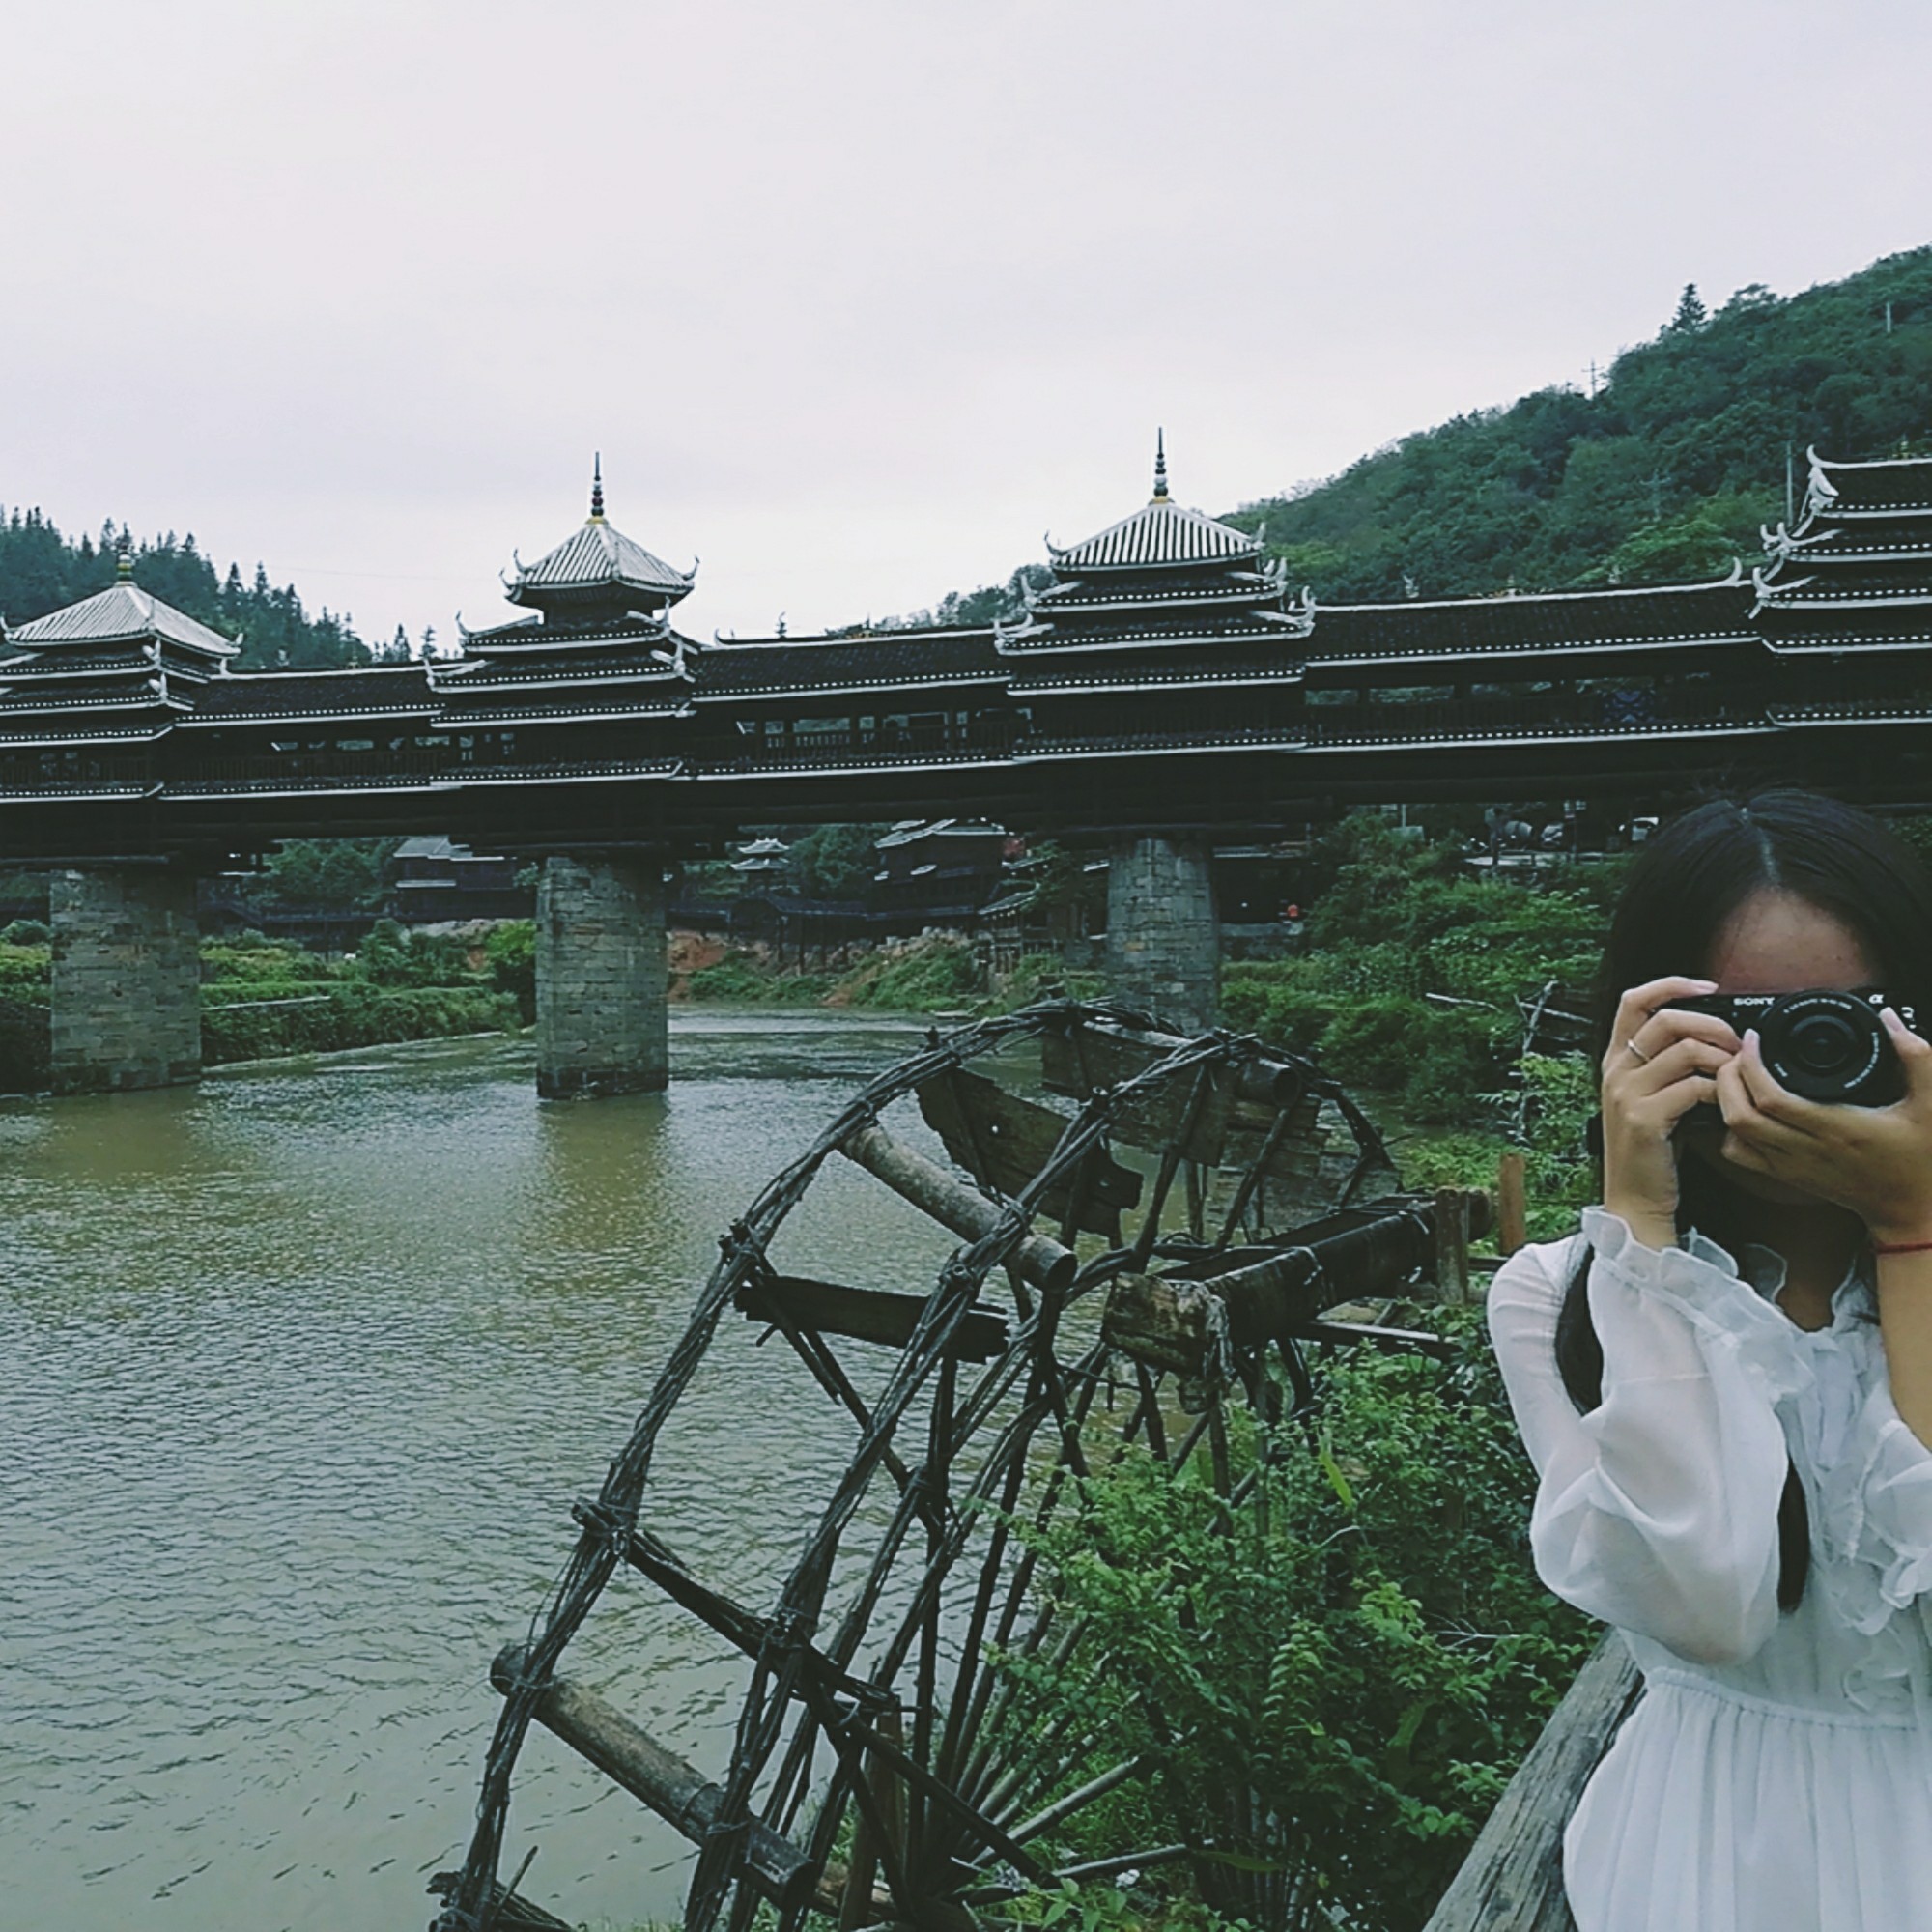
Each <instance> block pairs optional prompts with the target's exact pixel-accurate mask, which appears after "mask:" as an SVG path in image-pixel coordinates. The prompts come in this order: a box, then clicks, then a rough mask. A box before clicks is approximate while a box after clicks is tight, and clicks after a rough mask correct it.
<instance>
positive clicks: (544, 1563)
mask: <svg viewBox="0 0 1932 1932" xmlns="http://www.w3.org/2000/svg"><path fill="white" fill-rule="evenodd" d="M915 1039H916V1034H915V1032H914V1030H913V1029H911V1028H910V1027H908V1026H906V1025H904V1024H902V1023H898V1022H893V1021H884V1020H878V1019H871V1020H866V1019H856V1018H854V1019H847V1018H843V1017H838V1016H830V1015H816V1014H813V1015H809V1016H807V1015H801V1016H789V1015H788V1016H785V1017H782V1018H761V1017H756V1016H751V1015H716V1014H706V1013H697V1014H680V1015H679V1016H678V1020H677V1022H676V1024H675V1027H674V1032H673V1042H672V1045H673V1064H674V1066H675V1068H676V1084H675V1085H674V1086H673V1088H672V1090H671V1091H670V1093H669V1094H665V1095H658V1096H650V1097H639V1098H635V1099H628V1100H612V1101H602V1102H598V1103H595V1104H588V1105H575V1106H543V1105H539V1103H538V1102H537V1100H536V1098H535V1096H534V1094H533V1091H532V1065H531V1056H530V1050H529V1048H528V1046H527V1045H526V1044H525V1043H522V1042H517V1041H512V1040H487V1041H457V1042H438V1043H428V1044H423V1045H418V1046H412V1047H396V1048H384V1049H381V1050H377V1051H371V1052H367V1053H361V1054H356V1055H353V1056H341V1057H337V1058H335V1059H333V1060H329V1061H325V1062H322V1063H319V1064H310V1065H255V1066H246V1067H235V1068H228V1069H223V1070H222V1071H220V1072H218V1073H215V1074H213V1075H212V1076H211V1077H210V1078H208V1079H207V1080H206V1081H204V1082H203V1083H202V1085H201V1086H200V1087H199V1088H197V1089H179V1090H174V1091H171V1092H166V1093H159V1094H134V1095H126V1096H121V1097H118V1098H113V1099H100V1100H65V1101H57V1102H55V1101H5V1100H0V1418H4V1431H5V1436H4V1441H5V1453H4V1456H0V1536H4V1550H5V1553H4V1561H0V1743H3V1744H4V1748H0V1920H4V1922H5V1923H8V1924H14V1925H19V1926H22V1927H36V1928H40V1927H48V1928H51V1927H59V1928H61V1932H110V1928H111V1932H125V1929H126V1928H128V1927H130V1926H141V1927H148V1926H163V1927H165V1926H182V1927H190V1926H191V1927H193V1928H195V1932H229V1928H234V1932H243V1928H246V1932H264V1928H274V1927H323V1926H327V1927H330V1928H340V1927H344V1926H372V1927H375V1926H382V1927H410V1926H420V1925H423V1924H425V1923H426V1922H427V1921H428V1919H429V1918H430V1917H431V1915H432V1913H433V1911H434V1901H433V1900H431V1899H429V1898H428V1897H427V1896H426V1895H425V1893H424V1889H423V1888H424V1882H425V1880H426V1878H427V1876H428V1874H429V1873H430V1872H432V1871H434V1870H437V1869H439V1868H441V1867H446V1866H448V1865H451V1864H454V1863H456V1862H458V1861H459V1860H460V1857H461V1851H462V1847H463V1845H464V1843H465V1841H466V1839H467V1835H468V1832H469V1823H470V1819H471V1816H472V1812H473V1805H474V1798H475V1787H476V1781H477V1776H478V1772H479V1768H480V1765H481V1760H482V1754H483V1749H484V1747H485V1744H486V1741H487V1738H488V1735H489V1731H490V1727H491V1724H492V1722H493V1721H494V1719H495V1716H496V1707H497V1699H496V1697H495V1695H494V1694H493V1693H492V1692H491V1691H490V1690H489V1689H488V1686H487V1683H486V1677H485V1673H486V1671H487V1667H488V1663H489V1660H490V1659H491V1657H492V1656H493V1655H494V1654H495V1653H496V1651H497V1649H498V1648H499V1647H500V1646H501V1645H502V1644H503V1643H505V1642H506V1641H509V1640H511V1639H513V1638H518V1637H521V1636H522V1635H523V1634H524V1632H525V1630H526V1625H527V1622H528V1619H529V1616H530V1614H531V1612H532V1611H533V1610H534V1609H535V1608H536V1607H537V1606H538V1605H539V1604H540V1602H541V1601H542V1599H543V1596H544V1594H545V1592H546V1590H547V1588H548V1585H549V1583H550V1581H551V1579H552V1577H554V1572H555V1570H556V1568H557V1566H558V1564H559V1562H560V1561H561V1559H562V1558H563V1556H564V1554H565V1553H566V1551H567V1549H568V1547H569V1541H570V1538H571V1536H572V1534H573V1528H572V1524H571V1522H570V1520H569V1506H570V1503H571V1501H572V1499H573V1498H575V1497H577V1496H579V1495H582V1494H587V1493H590V1492H594V1491H595V1489H596V1487H597V1485H598V1483H599V1481H600V1480H601V1478H602V1475H603V1471H604V1468H605V1465H606V1463H608V1461H609V1459H610V1457H611V1455H612V1454H613V1453H614V1452H615V1450H616V1449H617V1448H618V1446H619V1445H620V1444H621V1442H622V1441H623V1439H624V1437H625V1435H626V1434H627V1433H628V1431H629V1428H630V1425H631V1422H632V1419H633V1417H634V1415H635V1413H636V1411H637V1409H638V1408H639V1406H640V1404H641V1402H642V1399H643V1397H644V1395H645V1394H646V1393H647V1391H648V1389H649V1386H650V1383H651V1379H652V1378H653V1376H654V1375H655V1373H656V1370H657V1367H658V1365H659V1363H660V1362H661V1360H662V1358H663V1355H664V1353H665V1351H666V1350H667V1349H668V1346H669V1345H670V1343H671V1342H672V1341H673V1340H674V1339H675V1337H676V1336H677V1334H678V1333H679V1332H680V1330H681V1329H682V1327H683V1324H684V1321H685V1317H686V1312H687V1309H688V1307H689V1304H690V1301H691V1299H692V1296H693V1294H694V1293H695V1290H696V1286H697V1284H698V1283H699V1282H700V1281H701V1280H702V1278H703V1275H704V1272H705V1271H706V1269H707V1268H708V1267H709V1265H710V1264H711V1262H712V1261H713V1259H714V1258H715V1256H716V1251H717V1250H716V1240H717V1236H718V1235H719V1233H720V1232H721V1231H722V1230H723V1229H724V1227H725V1225H726V1223H727V1222H728V1221H729V1219H730V1218H731V1216H732V1215H733V1214H734V1213H735V1212H737V1211H738V1210H739V1208H742V1207H743V1206H744V1205H746V1204H747V1203H749V1201H750V1200H751V1198H752V1197H753V1195H754V1194H755V1193H756V1191H757V1190H758V1188H759V1187H760V1186H761V1185H762V1183H763V1182H764V1180H765V1179H767V1178H769V1176H770V1175H771V1174H772V1173H773V1172H774V1171H775V1170H776V1169H777V1168H779V1167H780V1166H781V1164H782V1163H783V1162H784V1161H785V1160H786V1159H787V1158H788V1157H789V1156H790V1155H791V1154H793V1153H794V1152H796V1151H799V1150H800V1149H802V1148H803V1147H804V1146H805V1144H806V1143H808V1142H809V1141H810V1139H811V1138H812V1137H813V1135H814V1134H815V1133H816V1132H817V1130H818V1129H819V1128H820V1127H821V1126H822V1124H823V1123H824V1122H825V1121H826V1120H827V1119H828V1118H829V1117H830V1115H831V1114H832V1113H833V1112H834V1111H835V1110H836V1109H837V1107H838V1105H839V1104H840V1103H841V1102H842V1100H843V1099H844V1098H845V1097H846V1096H847V1095H848V1094H849V1093H850V1092H851V1090H852V1088H853V1086H854V1085H855V1084H857V1083H858V1082H859V1081H860V1080H862V1079H863V1078H865V1077H866V1076H867V1075H868V1074H870V1073H872V1072H875V1071H877V1070H879V1069H880V1068H882V1067H883V1066H885V1065H888V1064H890V1063H891V1061H893V1060H894V1059H895V1058H896V1057H897V1056H898V1055H899V1054H900V1053H902V1052H904V1051H906V1050H907V1049H908V1048H909V1047H910V1046H911V1045H912V1044H913V1043H914V1042H915ZM786 1240H787V1243H788V1252H787V1253H786V1254H785V1255H784V1256H782V1257H781V1261H782V1263H783V1264H788V1265H791V1266H793V1267H795V1268H798V1269H799V1270H800V1271H814V1270H815V1271H820V1272H824V1273H827V1274H829V1275H831V1276H832V1277H833V1278H837V1279H845V1280H850V1281H852V1282H854V1283H856V1284H858V1285H861V1286H885V1285H893V1286H898V1287H905V1286H908V1285H911V1282H912V1280H915V1279H918V1278H919V1277H920V1276H921V1275H922V1274H923V1279H924V1280H926V1281H929V1280H930V1278H931V1276H930V1272H929V1265H928V1264H929V1263H930V1262H932V1261H934V1260H936V1259H937V1257H938V1255H939V1254H940V1253H941V1252H943V1248H944V1245H945V1244H944V1243H943V1242H941V1241H936V1240H935V1238H934V1236H933V1233H932V1230H931V1229H930V1228H929V1227H928V1226H927V1225H926V1224H924V1223H923V1222H921V1221H920V1220H919V1219H918V1217H917V1216H915V1215H914V1214H913V1213H912V1211H911V1210H910V1209H908V1208H904V1207H903V1206H902V1204H900V1203H898V1202H897V1201H896V1200H895V1199H894V1198H893V1197H891V1196H889V1195H887V1194H886V1193H885V1192H884V1190H883V1189H880V1188H878V1187H877V1186H876V1184H874V1183H872V1182H871V1181H870V1180H869V1179H867V1178H866V1177H864V1176H861V1175H859V1174H858V1173H857V1172H856V1170H852V1169H849V1168H846V1167H844V1166H843V1164H842V1163H838V1162H836V1161H835V1162H834V1163H832V1164H830V1166H829V1167H828V1169H827V1172H826V1175H825V1177H824V1179H823V1180H822V1181H821V1183H820V1184H819V1185H818V1186H817V1187H816V1188H814V1190H813V1192H812V1195H811V1197H810V1199H809V1201H808V1203H807V1204H806V1207H805V1208H804V1209H802V1210H801V1212H800V1214H799V1215H798V1216H796V1217H794V1226H793V1228H792V1229H791V1230H790V1231H788V1233H787V1236H786ZM726 1321H727V1323H731V1322H735V1323H736V1326H737V1329H738V1330H740V1331H743V1330H744V1329H745V1327H746V1324H744V1323H742V1322H738V1321H737V1319H736V1318H734V1317H727V1318H726ZM722 1334H723V1331H721V1336H722ZM744 1340H745V1338H744V1336H743V1335H742V1334H740V1335H739V1336H737V1337H735V1338H734V1341H735V1344H736V1345H735V1346H732V1347H729V1348H721V1349H719V1350H715V1351H714V1354H715V1357H716V1359H715V1361H714V1362H712V1363H710V1364H708V1365H707V1369H706V1372H705V1374H704V1375H703V1376H701V1377H700V1378H699V1380H698V1381H697V1383H696V1385H695V1387H694V1389H693V1391H692V1395H691V1399H690V1401H689V1402H688V1403H687V1404H686V1405H685V1406H683V1408H681V1410H680V1412H679V1417H678V1425H677V1427H676V1429H674V1430H673V1431H672V1432H671V1434H670V1435H669V1437H668V1439H667V1442H666V1445H665V1448H664V1451H663V1452H662V1454H661V1456H660V1459H659V1463H658V1476H657V1478H656V1479H655V1482H654V1490H653V1504H652V1509H651V1520H652V1521H653V1522H654V1523H655V1524H656V1525H657V1526H658V1527H660V1528H661V1529H663V1530H664V1531H665V1532H666V1533H668V1535H669V1537H670V1540H671V1541H672V1542H673V1544H674V1545H676V1546H678V1547H680V1548H682V1549H683V1550H684V1551H685V1553H687V1554H688V1555H701V1556H702V1557H703V1558H704V1559H705V1561H706V1563H707V1565H709V1566H711V1568H710V1574H713V1575H717V1576H720V1577H730V1576H731V1575H733V1574H734V1573H735V1574H738V1575H741V1576H749V1575H750V1574H751V1573H752V1572H753V1571H756V1570H758V1569H760V1567H761V1564H760V1558H761V1557H765V1556H768V1555H769V1554H770V1553H771V1552H772V1551H774V1550H778V1549H788V1548H791V1547H793V1546H795V1544H796V1541H797V1538H798V1534H799V1531H800V1529H801V1527H802V1525H803V1522H804V1520H805V1513H806V1511H807V1510H809V1509H810V1508H811V1507H812V1505H813V1503H814V1502H815V1500H817V1499H818V1498H821V1497H822V1495H823V1493H824V1489H825V1485H826V1484H827V1483H828V1482H829V1481H830V1479H831V1477H832V1475H833V1474H834V1472H835V1471H836V1470H837V1469H838V1467H840V1466H841V1465H842V1463H843V1461H844V1458H845V1455H846V1454H847V1452H848V1451H849V1447H850V1436H849V1433H848V1432H847V1430H846V1429H845V1428H844V1427H843V1426H841V1424H840V1422H839V1419H838V1417H837V1416H836V1415H835V1414H833V1413H832V1411H831V1410H830V1408H829V1406H827V1405H826V1404H825V1403H824V1402H823V1401H822V1400H818V1399H816V1398H815V1397H814V1396H812V1395H811V1393H810V1390H809V1389H807V1388H806V1387H805V1386H804V1385H803V1383H802V1380H801V1377H800V1374H799V1372H798V1370H797V1368H796V1365H795V1364H794V1363H792V1362H791V1361H789V1359H788V1358H787V1357H786V1355H785V1351H784V1350H783V1348H782V1345H781V1344H774V1345H773V1346H772V1347H771V1348H769V1349H766V1350H753V1349H752V1348H750V1347H749V1346H745V1345H744ZM608 1603H609V1600H607V1605H608ZM571 1659H572V1661H571V1668H572V1670H573V1673H574V1674H582V1675H583V1676H584V1677H585V1678H587V1679H588V1680H590V1681H593V1682H596V1683H598V1684H600V1685H603V1686H605V1687H607V1688H611V1690H612V1695H613V1701H617V1702H619V1703H622V1704H623V1705H624V1706H625V1708H627V1709H631V1710H633V1711H634V1712H635V1714H636V1715H638V1716H639V1717H640V1718H642V1719H645V1720H646V1721H648V1722H649V1723H650V1724H651V1725H652V1727H653V1728H654V1729H659V1730H661V1731H662V1732H663V1733H664V1734H665V1736H666V1740H667V1742H668V1743H670V1744H671V1745H672V1746H673V1747H676V1748H678V1749H680V1750H683V1751H686V1752H688V1753H689V1754H690V1755H691V1756H692V1757H693V1758H694V1760H695V1761H697V1762H699V1763H701V1764H703V1765H704V1766H705V1768H706V1769H707V1770H709V1771H711V1772H712V1773H713V1775H716V1774H717V1773H718V1772H720V1771H722V1769H723V1766H724V1762H725V1751H726V1748H727V1742H728V1731H729V1726H730V1724H731V1722H732V1721H733V1720H734V1719H735V1715H736V1701H735V1700H736V1694H737V1691H738V1689H739V1687H740V1686H741V1684H742V1671H741V1670H740V1669H739V1667H738V1666H737V1664H736V1662H735V1661H733V1660H729V1659H725V1658H724V1657H722V1656H721V1655H720V1654H719V1649H718V1645H717V1643H716V1640H715V1639H713V1638H712V1637H711V1636H710V1635H709V1634H708V1633H706V1632H704V1631H703V1630H702V1629H701V1628H699V1627H696V1626H695V1625H693V1624H692V1623H691V1622H690V1621H689V1620H687V1619H684V1618H682V1617H681V1616H680V1615H678V1613H676V1612H674V1611H670V1610H669V1609H668V1607H666V1606H661V1605H657V1604H656V1603H654V1602H652V1601H649V1600H648V1599H647V1597H646V1595H645V1594H644V1593H641V1592H633V1593H632V1596H631V1597H630V1598H629V1599H628V1600H626V1601H625V1602H623V1603H621V1604H618V1605H615V1606H614V1607H613V1608H611V1614H610V1615H608V1616H602V1617H600V1619H599V1620H598V1621H596V1622H594V1623H593V1624H592V1626H591V1627H590V1628H589V1629H587V1630H586V1632H585V1634H584V1638H583V1639H582V1642H580V1644H579V1646H578V1647H577V1648H576V1649H575V1650H574V1651H573V1652H572V1654H571ZM512 1822H513V1830H512V1839H511V1842H512V1854H511V1862H512V1863H513V1864H514V1863H515V1862H516V1861H518V1860H519V1859H520V1858H521V1854H522V1849H523V1847H524V1846H525V1845H526V1844H527V1843H530V1842H536V1843H538V1844H539V1845H540V1846H541V1848H542V1849H541V1852H540V1855H539V1857H538V1858H537V1861H536V1862H535V1864H534V1865H533V1866H532V1868H531V1871H530V1875H529V1877H528V1879H527V1880H526V1890H527V1891H528V1893H529V1894H530V1896H532V1897H533V1898H535V1899H538V1900H540V1901H542V1902H545V1903H547V1904H549V1905H550V1906H551V1907H552V1908H553V1909H554V1910H556V1911H558V1912H560V1913H561V1914H563V1915H564V1916H566V1917H569V1918H574V1919H575V1918H588V1919H589V1920H590V1921H591V1922H592V1923H603V1922H607V1921H608V1922H609V1923H611V1925H615V1926H629V1925H635V1924H637V1923H639V1922H640V1921H641V1920H643V1919H644V1918H650V1917H657V1918H665V1917H672V1916H675V1914H676V1912H677V1910H678V1907H679V1902H680V1900H681V1897H682V1892H683V1885H684V1880H685V1877H686V1865H685V1862H684V1859H683V1856H682V1850H681V1846H680V1844H679V1842H678V1841H677V1840H676V1839H675V1838H673V1837H672V1836H671V1835H670V1834H669V1833H668V1831H667V1830H666V1829H665V1828H663V1827H661V1826H659V1825H658V1824H657V1822H656V1821H655V1820H654V1819H653V1818H651V1817H650V1816H649V1814H647V1813H645V1812H643V1811H642V1810H641V1807H639V1806H638V1805H637V1804H636V1803H635V1802H634V1801H633V1800H631V1799H630V1798H628V1797H627V1796H625V1795H624V1794H623V1793H622V1792H620V1791H617V1790H615V1789H614V1787H611V1786H610V1785H609V1784H608V1783H606V1782H605V1781H604V1780H602V1779H601V1778H599V1777H598V1776H595V1775H594V1774H592V1773H590V1772H588V1771H587V1769H586V1768H584V1767H582V1765H580V1764H579V1763H577V1761H576V1760H574V1759H573V1758H572V1757H571V1756H570V1754H569V1753H568V1752H566V1751H564V1750H563V1749H562V1748H561V1747H558V1746H556V1745H555V1744H554V1742H553V1741H552V1740H551V1739H549V1738H548V1737H547V1736H545V1735H543V1734H541V1733H538V1734H533V1737H532V1741H531V1743H530V1745H529V1746H528V1747H526V1752H525V1756H524V1759H523V1767H522V1770H521V1772H520V1776H519V1782H518V1786H517V1796H516V1802H515V1806H514V1809H513V1813H512Z"/></svg>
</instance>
